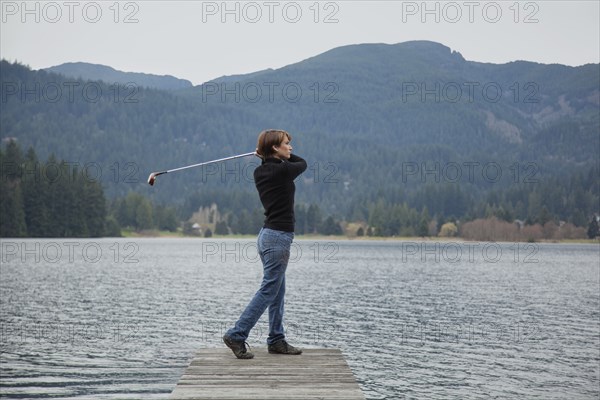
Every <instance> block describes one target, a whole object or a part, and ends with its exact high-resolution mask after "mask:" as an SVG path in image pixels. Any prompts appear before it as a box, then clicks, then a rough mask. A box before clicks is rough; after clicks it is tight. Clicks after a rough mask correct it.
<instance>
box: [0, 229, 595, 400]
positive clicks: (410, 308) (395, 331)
mask: <svg viewBox="0 0 600 400" xmlns="http://www.w3.org/2000/svg"><path fill="white" fill-rule="evenodd" d="M0 243H1V250H2V254H1V256H2V264H1V267H0V304H1V311H0V312H1V314H0V319H1V320H0V362H1V365H0V375H1V377H2V379H1V386H0V388H1V389H0V390H1V391H0V397H2V398H7V399H17V398H55V399H83V398H85V399H91V398H93V399H113V398H120V399H126V398H144V399H166V398H168V395H169V393H170V392H171V391H172V390H173V388H174V387H175V385H176V383H177V381H178V380H179V377H180V376H181V374H182V373H183V371H184V369H185V368H186V367H187V365H188V362H189V361H190V360H191V358H192V356H193V354H194V352H195V351H196V350H197V349H199V348H203V347H222V346H223V344H222V342H221V336H222V334H223V332H224V331H225V330H226V329H228V328H229V327H230V326H231V325H232V324H233V323H234V322H235V320H236V319H237V317H238V316H239V314H240V313H241V311H242V310H243V308H244V307H245V305H246V304H247V302H248V301H249V300H250V298H251V297H252V295H253V294H254V292H255V291H256V289H257V288H258V286H259V283H260V280H261V277H262V265H261V264H260V261H259V258H258V256H257V254H256V244H255V240H254V239H250V240H248V239H193V238H189V239H187V238H185V239H184V238H177V239H165V238H148V239H131V238H120V239H114V238H113V239H108V238H107V239H64V240H63V239H60V240H57V239H3V240H1V241H0ZM599 270H600V246H599V245H597V244H552V243H544V244H539V243H476V242H473V243H468V242H450V241H435V240H431V241H371V240H364V241H359V240H352V241H327V240H296V241H295V242H294V245H293V247H292V252H291V258H290V263H289V265H288V270H287V293H286V327H287V338H288V340H289V341H290V343H291V344H294V345H299V346H301V347H305V348H310V347H336V348H340V349H342V351H343V353H344V355H345V358H346V360H347V361H348V363H349V365H350V367H351V369H352V371H353V372H354V374H355V376H356V378H357V380H358V382H359V384H360V386H361V388H362V390H363V391H364V393H365V395H366V397H367V398H368V399H403V398H411V399H413V398H417V399H449V398H461V399H479V398H488V397H496V398H527V399H567V398H568V399H598V397H599V395H600V377H599V375H600V367H599V366H600V295H599V293H600V276H599ZM267 332H268V323H267V319H266V318H265V316H263V318H262V319H261V320H260V321H259V324H258V325H257V326H256V328H255V329H254V330H253V332H252V335H251V337H250V340H249V342H250V345H251V346H252V347H254V348H255V349H254V351H263V349H256V347H264V346H265V340H266V334H267Z"/></svg>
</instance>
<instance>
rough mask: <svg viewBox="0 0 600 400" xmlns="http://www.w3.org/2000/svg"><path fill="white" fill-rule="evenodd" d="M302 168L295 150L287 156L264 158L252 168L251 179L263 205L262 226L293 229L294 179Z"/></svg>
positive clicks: (280, 229) (300, 160) (304, 163)
mask: <svg viewBox="0 0 600 400" xmlns="http://www.w3.org/2000/svg"><path fill="white" fill-rule="evenodd" d="M305 170H306V161H304V160H303V159H302V158H300V157H298V156H297V155H295V154H292V155H290V158H289V160H280V159H278V158H267V159H266V160H264V161H263V162H262V163H261V165H260V166H258V167H257V168H256V169H255V170H254V183H255V184H256V189H257V190H258V194H259V196H260V201H261V202H262V205H263V207H264V208H265V216H266V218H265V224H264V227H265V228H269V229H275V230H278V231H285V232H294V222H295V219H294V194H295V193H296V185H294V179H296V178H297V177H298V175H300V174H301V173H303V172H304V171H305Z"/></svg>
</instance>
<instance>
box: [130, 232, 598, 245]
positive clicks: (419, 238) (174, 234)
mask: <svg viewBox="0 0 600 400" xmlns="http://www.w3.org/2000/svg"><path fill="white" fill-rule="evenodd" d="M122 235H123V237H125V238H176V239H177V238H181V239H184V238H187V239H194V238H195V239H256V235H257V234H252V235H240V234H231V235H212V236H211V237H204V236H190V235H183V234H182V233H181V232H168V231H148V232H131V231H124V232H122ZM294 240H320V241H323V240H330V241H348V242H352V241H357V240H360V241H389V242H394V241H413V242H415V241H416V242H457V241H458V242H465V243H469V242H495V243H496V242H497V243H516V242H518V243H562V244H600V238H597V239H560V240H557V239H540V240H536V241H535V242H527V241H510V240H491V241H489V240H471V239H464V238H462V237H438V236H426V237H422V236H354V237H349V236H345V235H298V234H296V235H295V237H294Z"/></svg>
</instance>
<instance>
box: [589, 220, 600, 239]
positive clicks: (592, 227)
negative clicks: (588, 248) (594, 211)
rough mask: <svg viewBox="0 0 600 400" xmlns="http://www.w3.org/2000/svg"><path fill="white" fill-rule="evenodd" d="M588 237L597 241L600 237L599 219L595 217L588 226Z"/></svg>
mask: <svg viewBox="0 0 600 400" xmlns="http://www.w3.org/2000/svg"><path fill="white" fill-rule="evenodd" d="M587 235H588V237H589V238H590V239H595V238H597V237H598V236H600V227H599V226H598V218H597V217H596V216H595V215H593V216H592V220H591V221H590V224H589V225H588V230H587Z"/></svg>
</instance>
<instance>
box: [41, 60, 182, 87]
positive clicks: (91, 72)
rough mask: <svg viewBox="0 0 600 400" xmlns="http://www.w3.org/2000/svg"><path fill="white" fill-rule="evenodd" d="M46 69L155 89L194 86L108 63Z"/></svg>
mask: <svg viewBox="0 0 600 400" xmlns="http://www.w3.org/2000/svg"><path fill="white" fill-rule="evenodd" d="M45 70H46V71H48V72H54V73H57V74H61V75H64V76H67V77H70V78H75V79H81V80H90V81H104V82H106V83H109V84H114V83H117V84H122V85H126V84H128V83H129V84H131V83H133V84H134V85H136V86H138V87H140V86H141V87H147V88H153V89H163V90H176V89H183V88H187V87H191V86H192V83H191V82H190V81H188V80H185V79H179V78H175V77H174V76H171V75H153V74H143V73H138V72H123V71H118V70H116V69H114V68H112V67H108V66H106V65H100V64H90V63H84V62H74V63H64V64H60V65H56V66H54V67H50V68H45Z"/></svg>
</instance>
